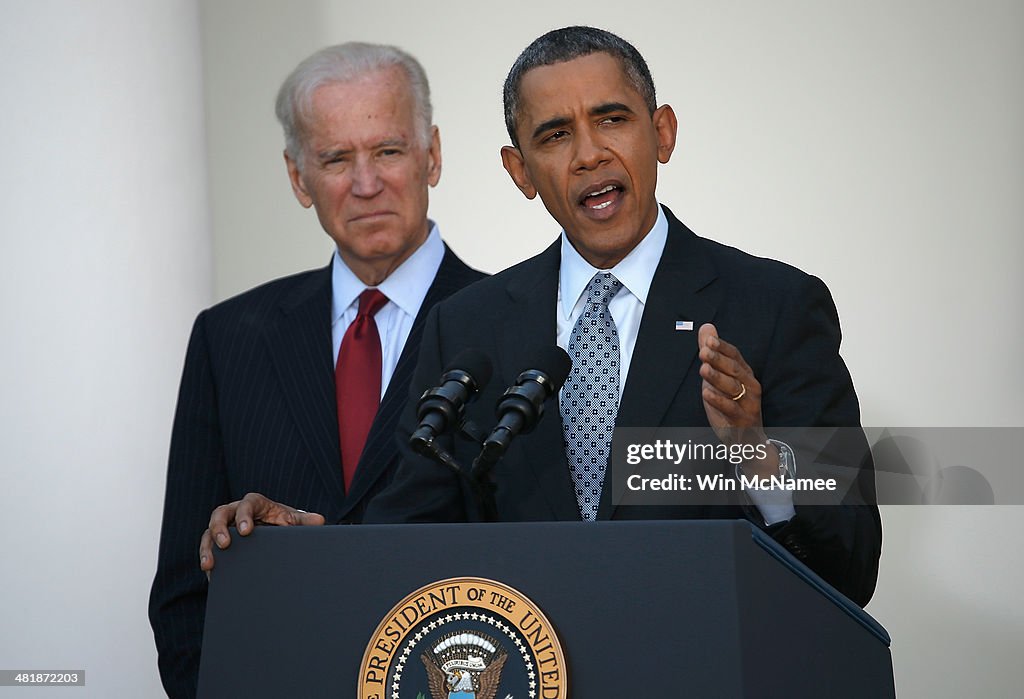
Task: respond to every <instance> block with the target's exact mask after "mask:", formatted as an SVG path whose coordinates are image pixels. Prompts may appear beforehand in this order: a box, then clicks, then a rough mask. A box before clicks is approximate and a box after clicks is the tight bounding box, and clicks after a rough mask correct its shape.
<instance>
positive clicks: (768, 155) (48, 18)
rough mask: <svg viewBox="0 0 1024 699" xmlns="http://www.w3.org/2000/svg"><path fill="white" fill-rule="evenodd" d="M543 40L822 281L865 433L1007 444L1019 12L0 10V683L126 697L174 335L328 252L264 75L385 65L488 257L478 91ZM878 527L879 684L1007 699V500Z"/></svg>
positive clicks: (538, 7)
mask: <svg viewBox="0 0 1024 699" xmlns="http://www.w3.org/2000/svg"><path fill="white" fill-rule="evenodd" d="M572 23H591V24H595V25H598V26H603V27H606V28H608V29H611V30H613V31H616V32H617V33H619V34H621V35H623V36H625V37H626V38H628V39H630V40H632V41H633V42H634V43H636V45H637V46H638V48H639V49H640V50H641V52H642V53H643V54H644V55H645V56H646V57H647V59H648V62H649V63H650V65H651V68H652V71H653V73H654V78H655V81H656V82H657V85H658V91H659V99H660V101H662V102H668V103H670V104H672V105H673V106H674V107H675V109H676V113H677V115H678V116H679V119H680V145H679V147H678V149H677V151H676V154H675V156H674V158H673V160H672V162H671V163H670V164H669V165H668V166H666V167H664V168H663V169H662V172H661V184H660V188H659V191H660V196H661V199H662V200H663V201H664V202H665V203H667V204H669V205H670V206H671V207H672V208H673V210H674V211H675V212H676V214H677V215H679V216H680V217H681V218H682V219H683V220H684V221H686V222H687V223H688V224H689V225H690V226H691V227H692V228H694V229H695V230H696V231H698V232H699V233H701V234H703V235H706V236H708V237H712V238H716V239H718V240H721V241H723V242H726V243H729V244H733V245H737V246H739V247H742V248H745V249H747V250H749V251H751V252H755V253H758V254H764V255H768V256H772V257H776V258H779V259H783V260H786V261H789V262H792V263H794V264H796V265H798V266H800V267H802V268H804V269H806V270H808V271H811V272H813V273H815V274H817V275H818V276H820V277H822V278H823V279H824V280H825V281H826V282H827V283H828V284H829V286H830V288H831V289H832V292H833V294H834V296H835V298H836V302H837V304H838V306H839V309H840V314H841V316H842V321H843V327H844V332H845V337H846V342H845V344H844V356H845V358H846V360H847V362H848V363H849V365H850V368H851V371H852V373H853V375H854V378H855V380H856V382H857V387H858V391H859V393H860V395H861V399H862V405H863V409H864V421H865V424H870V425H885V424H889V425H921V426H954V425H1022V424H1024V407H1022V402H1021V400H1020V398H1019V397H1020V396H1021V395H1024V371H1022V370H1021V368H1020V365H1019V363H1018V361H1019V360H1018V358H1019V357H1020V356H1022V354H1024V352H1022V350H1024V334H1022V331H1021V323H1020V315H1021V306H1022V303H1021V301H1022V299H1024V277H1022V276H1021V275H1020V273H1019V271H1018V269H1019V268H1020V266H1021V263H1022V262H1024V254H1022V253H1024V237H1022V236H1021V233H1022V232H1024V197H1022V196H1021V195H1022V194H1024V129H1022V128H1021V124H1024V81H1022V80H1021V67H1022V66H1024V36H1022V35H1024V5H1021V4H1020V3H1019V2H1012V1H1006V2H997V1H995V0H983V1H981V2H973V3H967V2H966V1H964V2H951V1H949V0H945V1H941V2H924V1H923V0H915V1H911V0H904V1H901V2H895V3H894V2H891V1H890V2H883V1H882V0H867V1H865V2H859V3H849V2H845V3H841V2H832V1H826V2H816V3H812V2H795V1H793V0H790V1H789V2H777V3H771V4H770V7H769V4H764V3H757V2H752V1H750V0H746V1H744V0H734V1H733V2H721V3H697V2H689V1H684V2H674V3H669V2H654V1H653V0H635V1H634V2H632V3H629V4H628V5H626V6H623V5H622V4H621V3H612V2H607V1H606V0H594V1H593V2H590V3H586V4H585V5H580V4H577V5H572V6H553V5H552V4H551V3H548V2H540V1H538V0H523V1H521V2H517V3H514V4H506V5H505V6H489V5H485V4H483V3H479V2H468V1H467V0H456V1H448V2H445V3H444V4H443V5H439V6H423V7H409V6H407V4H406V3H399V2H393V1H388V2H377V3H374V4H372V5H368V4H360V5H359V7H358V11H356V9H355V8H354V7H353V6H352V5H351V4H348V3H337V2H328V1H327V0H315V1H314V0H293V1H292V2H288V3H284V2H270V1H269V0H209V1H208V2H202V3H199V9H198V11H197V9H196V2H195V0H191V1H186V0H162V1H157V0H151V1H149V2H129V1H128V0H106V1H104V2H99V1H96V2H93V3H90V4H88V5H87V4H85V3H78V2H70V1H69V0H46V1H45V2H36V3H31V4H28V3H25V4H20V3H14V2H4V3H3V4H0V59H2V60H0V78H2V83H0V84H2V85H3V88H4V108H3V109H0V133H3V134H4V137H5V138H4V143H5V146H6V148H5V153H4V156H5V157H4V158H3V159H2V161H0V241H2V242H0V261H2V262H0V264H2V265H3V274H2V275H0V327H2V328H3V332H4V335H3V337H4V342H3V343H2V344H0V482H2V485H0V517H2V520H0V554H2V555H3V558H2V559H0V581H2V584H0V620H2V622H0V669H13V668H18V667H26V668H28V667H33V668H37V669H43V668H44V667H46V668H56V667H64V668H84V669H86V670H87V672H88V678H89V679H88V686H87V687H86V689H85V690H60V691H63V692H68V691H71V692H75V693H76V695H80V696H96V697H108V696H158V695H159V683H158V680H157V675H156V664H155V652H154V651H153V650H152V640H151V635H150V632H149V629H148V623H147V621H146V618H145V604H146V596H147V593H148V585H149V582H150V579H151V576H152V573H153V570H154V566H155V558H156V540H157V534H158V529H159V519H160V506H161V499H162V490H163V477H164V462H165V458H166V449H167V442H168V432H169V428H170V420H171V414H172V411H173V404H174V396H175V390H176V385H177V380H178V375H179V373H180V369H181V361H182V357H183V354H184V347H185V342H186V340H187V332H188V325H189V322H190V320H191V317H192V316H193V315H194V314H195V313H196V312H197V311H198V310H199V309H200V308H202V307H203V306H205V305H208V304H209V303H210V302H212V301H214V300H216V299H220V298H224V297H226V296H228V295H230V294H233V293H236V292H238V291H241V290H243V289H245V288H247V287H249V286H252V285H253V284H256V283H258V282H261V281H264V280H266V279H268V278H271V277H273V276H278V275H281V274H286V273H289V272H293V271H296V270H299V269H303V268H308V267H312V266H318V265H322V264H325V263H326V262H327V259H328V255H329V253H330V245H329V241H328V240H327V238H326V236H325V235H323V233H322V231H321V230H320V229H319V226H318V224H317V222H316V219H315V217H314V216H313V214H312V213H311V212H307V211H305V210H302V209H301V208H300V207H299V206H298V205H297V204H296V203H295V202H294V200H293V199H292V196H291V193H290V190H289V188H288V185H287V181H286V177H285V172H284V168H283V164H282V161H281V155H280V151H281V137H280V133H279V131H278V127H277V125H276V123H275V122H274V120H273V110H272V103H273V97H274V94H275V92H276V89H277V86H278V84H279V83H280V81H281V79H283V77H284V76H285V75H286V74H287V72H288V71H289V70H290V69H291V68H292V67H293V66H294V65H295V64H296V63H297V62H298V61H299V60H301V59H302V58H303V57H305V56H306V55H307V54H308V53H310V52H312V51H313V50H315V49H316V48H319V47H320V46H323V45H326V44H328V43H335V42H339V41H345V40H350V39H360V40H368V41H380V42H388V43H394V44H398V45H400V46H402V47H404V48H406V49H407V50H409V51H411V52H412V53H414V54H415V55H416V56H418V57H419V58H420V59H421V61H422V62H423V64H424V66H425V67H426V69H427V72H428V74H429V75H430V78H431V81H432V85H433V90H434V102H435V115H436V121H437V123H438V124H439V126H440V128H441V133H442V143H443V149H444V174H443V176H442V180H441V185H440V187H438V189H436V190H435V191H434V192H433V198H432V206H431V212H432V216H433V217H435V218H436V219H437V220H438V221H439V222H440V224H441V227H442V232H443V233H444V235H445V237H446V239H447V240H448V241H449V243H450V244H452V246H453V247H454V248H455V249H456V250H457V251H458V252H459V253H460V254H461V255H462V256H463V257H464V259H466V260H467V261H469V262H470V263H471V264H474V265H475V266H477V267H480V268H483V269H487V270H491V271H496V270H498V269H500V268H502V267H504V266H507V265H508V264H510V263H512V262H515V261H518V260H520V259H522V258H524V257H526V256H527V255H529V254H532V253H534V252H536V251H538V250H540V249H541V248H543V247H544V246H545V245H546V244H547V243H548V242H549V241H550V240H551V239H553V238H554V236H555V234H556V233H557V227H556V226H555V224H553V223H552V221H551V220H550V218H549V217H548V216H547V213H546V212H545V211H544V210H543V207H542V206H541V204H540V203H539V202H527V201H526V200H525V199H523V198H522V196H521V195H519V194H518V192H517V191H516V190H515V189H514V187H513V186H512V185H511V183H510V181H509V180H508V179H507V175H505V173H504V171H503V170H501V167H500V161H499V158H498V148H499V147H500V146H501V145H503V144H504V143H506V141H507V137H506V136H505V135H504V129H503V122H502V117H501V105H500V85H501V81H502V79H503V78H504V75H505V72H506V71H507V69H508V67H509V65H510V64H511V63H512V61H513V60H514V58H515V56H516V55H517V54H518V52H519V51H520V50H521V49H522V48H523V47H524V46H525V45H526V44H527V43H528V42H529V41H530V40H532V39H533V38H535V37H536V36H538V35H539V34H540V33H542V32H544V31H546V30H548V29H552V28H555V27H558V26H562V25H565V24H572ZM200 28H201V31H202V52H203V53H202V63H200V58H201V54H200V41H199V31H200ZM201 84H204V88H202V89H204V92H203V93H201V92H200V90H201V88H200V85H201ZM203 97H205V109H206V131H207V134H206V144H205V145H206V146H207V148H206V154H205V158H204V153H203V146H204V142H203V132H202V109H203V107H202V101H201V100H202V98H203ZM207 166H208V171H209V188H208V189H207V182H206V174H205V173H206V167H207ZM207 192H209V207H208V205H207ZM210 217H212V232H213V235H212V248H213V251H214V254H213V263H212V264H213V268H212V274H211V266H210V265H211V262H210V253H209V251H210V246H211V237H210V234H209V231H210V226H209V224H208V220H209V218H210ZM211 277H212V282H211ZM1021 495H1024V494H1021ZM883 517H884V524H885V543H884V551H883V559H882V573H881V578H880V580H879V586H878V591H877V592H876V595H875V599H874V600H873V601H872V603H871V604H870V606H869V607H868V609H869V611H871V612H872V613H873V614H874V615H875V616H876V617H877V618H878V619H879V620H880V621H881V622H882V623H883V624H884V625H885V626H886V627H887V628H888V630H889V631H890V632H891V634H892V636H893V639H894V640H893V647H892V652H893V658H894V662H895V666H896V679H897V687H898V689H899V691H900V695H901V696H905V697H917V696H931V697H954V696H961V695H968V696H986V697H988V696H992V697H1002V696H1016V695H1017V694H1018V693H1019V680H1020V676H1021V673H1020V669H1019V656H1020V650H1019V649H1020V648H1021V647H1024V605H1021V604H1020V603H1019V600H1018V593H1017V590H1018V587H1019V585H1018V584H1017V583H1018V581H1019V580H1020V579H1021V575H1022V573H1024V553H1022V547H1020V546H1016V545H1014V543H1013V542H1014V541H1016V539H1017V538H1018V536H1019V533H1020V530H1021V529H1022V525H1024V508H1022V507H994V508H969V507H964V508H923V507H921V508H910V507H903V508H896V507H889V508H885V510H884V511H883ZM56 691H57V690H52V692H56ZM7 693H13V694H16V695H17V696H21V694H22V693H23V691H22V690H4V689H2V688H0V696H6V695H7ZM36 693H38V694H40V695H43V696H48V695H49V694H50V693H51V691H50V690H34V691H33V694H36ZM61 696H63V694H62V695H61Z"/></svg>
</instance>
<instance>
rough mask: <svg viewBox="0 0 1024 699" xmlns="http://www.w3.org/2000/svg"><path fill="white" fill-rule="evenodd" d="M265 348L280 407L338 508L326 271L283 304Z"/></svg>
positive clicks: (341, 491) (341, 490)
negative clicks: (281, 402)
mask: <svg viewBox="0 0 1024 699" xmlns="http://www.w3.org/2000/svg"><path fill="white" fill-rule="evenodd" d="M267 342H268V345H269V350H270V358H271V361H272V363H273V365H274V367H275V369H276V371H277V375H278V379H279V381H280V383H281V391H282V393H283V394H284V397H285V402H286V404H287V405H288V408H289V409H290V410H291V412H292V415H293V417H294V419H295V425H296V428H297V429H298V431H299V434H301V435H302V438H303V440H304V441H305V443H306V446H307V448H308V449H309V452H310V455H311V457H312V460H313V464H314V467H315V469H316V472H317V473H318V474H319V476H320V479H321V480H322V481H323V483H324V486H325V487H326V488H327V490H328V491H329V492H330V494H331V499H332V500H333V501H335V502H341V501H342V500H343V499H344V497H345V483H344V480H343V477H342V472H341V457H340V453H341V449H340V447H339V444H338V408H337V404H336V402H335V398H334V360H333V358H332V357H331V266H330V265H328V266H327V267H326V268H325V269H323V270H321V271H320V272H318V273H316V274H314V275H312V276H310V277H309V279H308V280H306V281H305V283H303V284H302V285H300V286H298V287H297V288H296V289H295V290H294V291H293V292H292V293H291V294H290V295H289V296H288V297H286V298H285V299H284V300H283V301H282V303H281V312H280V315H279V317H278V322H277V323H276V324H275V325H274V326H272V327H271V328H270V329H269V330H268V332H267ZM282 466H283V467H287V466H288V465H287V464H285V465H282ZM325 514H328V513H325Z"/></svg>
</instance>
